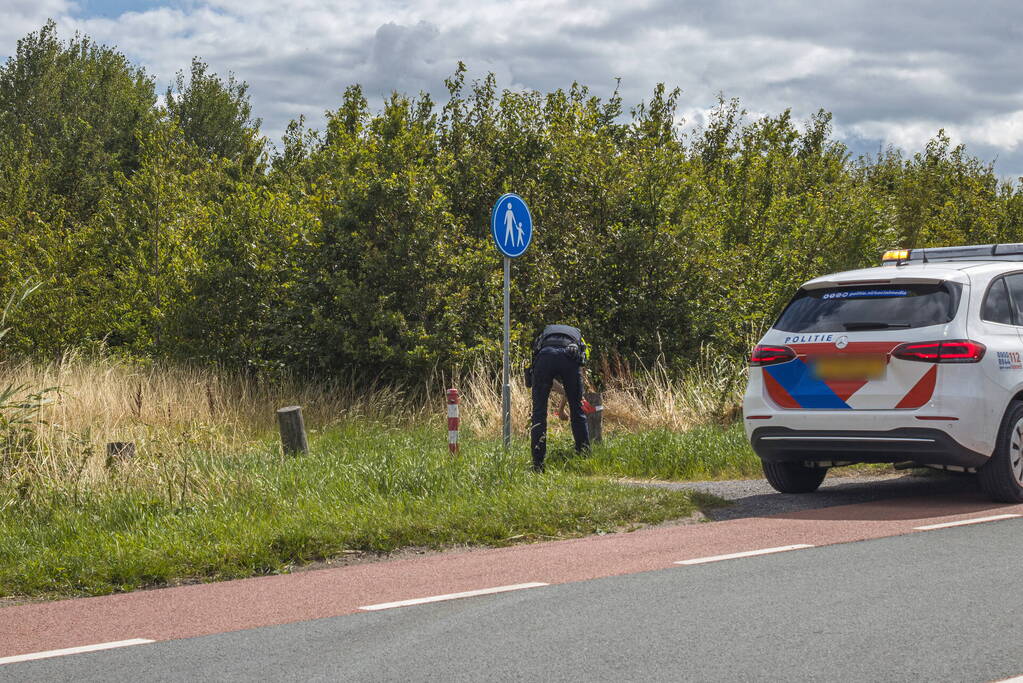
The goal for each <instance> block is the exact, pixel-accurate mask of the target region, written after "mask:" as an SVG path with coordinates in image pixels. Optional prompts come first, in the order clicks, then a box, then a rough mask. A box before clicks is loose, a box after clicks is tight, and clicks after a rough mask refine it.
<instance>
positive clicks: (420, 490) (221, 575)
mask: <svg viewBox="0 0 1023 683" xmlns="http://www.w3.org/2000/svg"><path fill="white" fill-rule="evenodd" d="M621 448H622V449H627V446H626V445H625V444H622V446H621ZM623 452H624V450H623ZM527 461H528V456H527V455H526V451H525V448H524V446H523V445H521V444H520V445H518V446H517V448H515V449H513V450H512V451H511V453H510V454H508V453H505V452H504V451H503V450H502V449H500V448H497V447H495V446H494V444H493V443H492V442H485V441H483V442H476V443H473V442H471V441H470V442H469V443H468V444H466V445H465V446H464V447H463V449H462V453H461V454H460V455H459V456H458V457H456V458H452V457H451V456H450V455H449V454H448V453H447V448H446V445H445V438H444V434H443V433H442V432H440V431H439V430H436V429H425V428H414V427H413V428H410V427H407V426H406V427H400V428H399V427H389V426H386V425H384V424H379V423H373V422H369V421H366V420H357V421H353V422H351V423H347V424H342V425H338V426H336V427H335V428H333V429H331V430H329V431H328V432H326V433H323V434H321V435H318V437H317V438H316V439H314V442H313V452H312V453H311V454H310V455H308V456H305V457H298V458H284V457H282V456H281V455H279V452H278V447H277V444H276V443H274V442H273V441H271V440H267V441H266V442H264V443H263V444H262V445H257V446H252V447H250V448H248V449H247V450H243V451H239V452H238V453H237V454H235V455H224V454H219V455H210V454H209V453H208V452H206V451H203V450H201V449H194V450H192V451H191V452H186V451H182V450H179V451H178V452H177V454H176V457H175V459H174V461H173V463H166V462H161V461H160V455H159V452H156V451H154V452H153V453H151V454H149V455H146V454H140V455H139V456H138V457H137V458H136V460H135V461H134V462H131V463H126V464H124V465H122V466H121V467H120V469H117V470H114V471H111V472H110V473H109V475H108V476H107V478H106V480H105V481H103V482H93V483H92V484H91V485H89V486H79V485H78V482H77V481H75V482H74V483H72V481H71V480H68V481H67V482H63V483H61V482H60V481H59V480H45V479H38V478H37V479H33V480H31V481H32V484H31V486H27V485H26V484H25V483H24V482H20V483H19V482H18V481H11V480H8V481H7V482H5V483H4V484H3V485H0V595H5V596H12V597H65V596H72V595H99V594H106V593H111V592H116V591H126V590H132V589H136V588H141V587H146V586H159V585H167V584H172V583H176V582H181V581H188V580H216V579H228V578H237V577H245V576H252V575H257V574H270V573H279V572H284V571H288V570H289V569H290V568H291V567H292V566H293V565H295V564H301V563H306V562H310V561H315V560H319V559H323V558H329V557H334V556H337V555H339V554H342V553H345V552H351V551H367V552H384V551H390V550H395V549H399V548H403V547H408V546H425V547H433V548H440V547H444V546H450V545H457V544H473V545H492V546H499V545H507V544H510V543H514V542H521V541H523V540H535V539H545V538H564V537H571V536H579V535H584V534H592V533H598V532H602V531H612V530H618V529H621V528H623V527H624V528H628V527H629V526H630V525H636V524H654V523H659V522H663V521H666V520H670V519H678V518H682V517H686V516H689V515H691V514H692V513H693V512H694V511H695V510H696V507H697V506H696V503H694V500H693V498H692V497H691V496H690V495H689V494H688V493H685V492H675V491H666V490H660V489H639V488H634V487H623V486H620V485H616V484H614V483H611V482H606V481H599V480H593V479H590V478H585V477H580V476H578V475H577V472H579V471H582V470H583V469H584V468H582V467H581V465H582V463H581V462H580V463H575V462H574V461H573V463H572V465H571V467H565V468H559V467H553V468H551V471H549V472H548V473H547V474H545V475H541V476H537V475H534V474H532V473H531V472H529V471H528V470H527V468H526V463H527ZM26 481H28V480H26Z"/></svg>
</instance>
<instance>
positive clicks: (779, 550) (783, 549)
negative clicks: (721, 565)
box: [675, 543, 813, 564]
mask: <svg viewBox="0 0 1023 683" xmlns="http://www.w3.org/2000/svg"><path fill="white" fill-rule="evenodd" d="M812 547H813V546H812V545H806V544H805V543H799V544H796V545H782V546H778V547H777V548H761V549H760V550H747V551H745V552H741V553H730V554H728V555H711V556H710V557H697V558H694V559H692V560H680V561H679V562H676V563H675V564H704V563H706V562H720V561H721V560H737V559H739V558H741V557H753V556H754V555H770V554H772V553H784V552H787V551H789V550H802V549H803V548H812Z"/></svg>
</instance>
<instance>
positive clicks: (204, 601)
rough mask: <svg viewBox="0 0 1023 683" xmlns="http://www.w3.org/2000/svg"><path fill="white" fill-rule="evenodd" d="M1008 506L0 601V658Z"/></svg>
mask: <svg viewBox="0 0 1023 683" xmlns="http://www.w3.org/2000/svg"><path fill="white" fill-rule="evenodd" d="M1006 513H1016V514H1023V505H997V504H993V503H990V502H988V501H985V500H982V499H980V498H979V497H977V496H973V495H960V496H956V497H953V498H945V497H929V498H924V497H920V498H904V499H899V500H887V501H882V502H874V503H861V504H856V505H843V506H836V507H828V508H820V509H814V510H803V511H799V512H789V513H783V514H778V515H772V516H766V517H753V518H743V519H734V520H728V521H721V522H709V523H698V524H678V525H673V526H661V527H656V528H648V529H642V530H639V531H633V532H627V533H616V534H608V535H604V536H589V537H585V538H577V539H570V540H564V541H551V542H544V543H533V544H526V545H517V546H511V547H506V548H494V549H486V550H469V551H451V552H444V553H438V554H433V555H426V556H421V557H413V558H404V559H398V560H391V561H380V562H372V563H366V564H358V565H350V566H343V567H333V568H327V569H320V570H314V571H303V572H298V573H294V574H286V575H276V576H264V577H256V578H251V579H240V580H235V581H224V582H220V583H208V584H197V585H188V586H180V587H174V588H164V589H157V590H144V591H137V592H134V593H124V594H117V595H109V596H103V597H94V598H79V599H71V600H62V601H56V602H45V603H35V604H25V605H16V606H12V607H5V608H2V609H0V657H7V656H12V655H20V654H27V653H33V652H41V651H49V650H56V649H62V648H71V647H79V646H83V645H91V644H96V643H106V642H112V641H121V640H128V639H134V638H145V639H151V640H155V641H160V640H171V639H177V638H189V637H195V636H202V635H210V634H215V633H223V632H227V631H238V630H243V629H250V628H258V627H261V626H272V625H279V624H287V623H293V622H298V621H306V620H311V619H322V618H325V617H334V616H340V615H345V614H352V613H355V612H359V611H360V607H363V606H367V605H374V604H379V603H385V602H391V601H398V600H406V599H413V598H421V597H428V596H434V595H443V594H449V593H458V592H463V591H471V590H477V589H484V588H492V587H497V586H507V585H512V584H521V583H527V582H542V583H547V584H558V583H568V582H573V581H586V580H589V579H596V578H601V577H607V576H616V575H622V574H632V573H638V572H644V571H651V570H657V569H667V568H669V567H674V568H675V569H676V570H677V571H686V567H683V566H678V565H675V564H674V563H675V562H677V561H680V560H686V559H694V558H701V557H708V556H714V555H722V554H730V553H736V552H744V551H750V550H758V549H764V548H774V547H780V546H788V545H795V544H807V545H813V546H822V545H830V544H835V543H850V542H854V541H862V540H868V539H873V538H882V537H887V536H897V535H900V534H907V533H929V532H923V531H914V527H918V526H923V525H927V524H935V523H942V522H948V521H957V520H962V519H969V518H971V517H982V516H990V515H995V514H1006ZM796 552H798V551H796ZM540 590H542V589H540ZM470 599H471V598H470ZM404 609H414V608H404Z"/></svg>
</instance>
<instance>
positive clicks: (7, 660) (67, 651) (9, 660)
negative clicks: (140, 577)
mask: <svg viewBox="0 0 1023 683" xmlns="http://www.w3.org/2000/svg"><path fill="white" fill-rule="evenodd" d="M154 642H156V641H154V640H147V639H146V638H132V639H131V640H115V641H113V642H110V643H97V644H95V645H81V646H79V647H66V648H64V649H62V650H45V651H43V652H30V653H28V654H25V655H14V656H12V657H0V664H14V663H16V662H31V661H32V660H34V659H48V658H49V657H63V656H65V655H77V654H82V653H83V652H98V651H100V650H113V649H114V648H118V647H128V646H130V645H146V644H148V643H154Z"/></svg>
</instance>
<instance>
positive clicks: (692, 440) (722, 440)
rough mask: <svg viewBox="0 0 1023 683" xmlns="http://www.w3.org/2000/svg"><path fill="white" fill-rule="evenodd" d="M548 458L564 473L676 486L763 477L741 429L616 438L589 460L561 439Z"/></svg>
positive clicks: (663, 431) (647, 433) (701, 429)
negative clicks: (667, 482)
mask: <svg viewBox="0 0 1023 683" xmlns="http://www.w3.org/2000/svg"><path fill="white" fill-rule="evenodd" d="M551 456H552V458H551V459H552V461H553V462H555V463H559V464H558V466H559V467H560V468H562V469H563V470H565V471H567V472H573V473H575V474H584V475H603V476H609V477H635V478H640V479H665V480H675V481H698V480H706V479H748V478H756V477H762V476H763V473H762V471H761V469H760V459H759V458H757V456H756V455H755V454H754V453H753V449H751V448H750V445H749V442H748V441H747V440H746V436H745V434H744V433H743V429H742V425H741V424H736V425H733V426H731V427H727V428H722V427H717V426H705V427H697V428H694V429H691V430H689V431H687V432H673V431H669V430H666V429H655V430H650V431H645V432H638V433H629V434H615V435H613V436H612V437H610V438H608V439H607V442H606V444H604V445H600V446H594V447H593V449H592V452H591V454H590V455H589V456H587V457H577V456H575V455H574V453H573V452H572V449H571V441H570V440H566V439H565V438H564V437H562V438H560V439H558V440H557V441H554V442H553V443H552V448H551Z"/></svg>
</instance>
